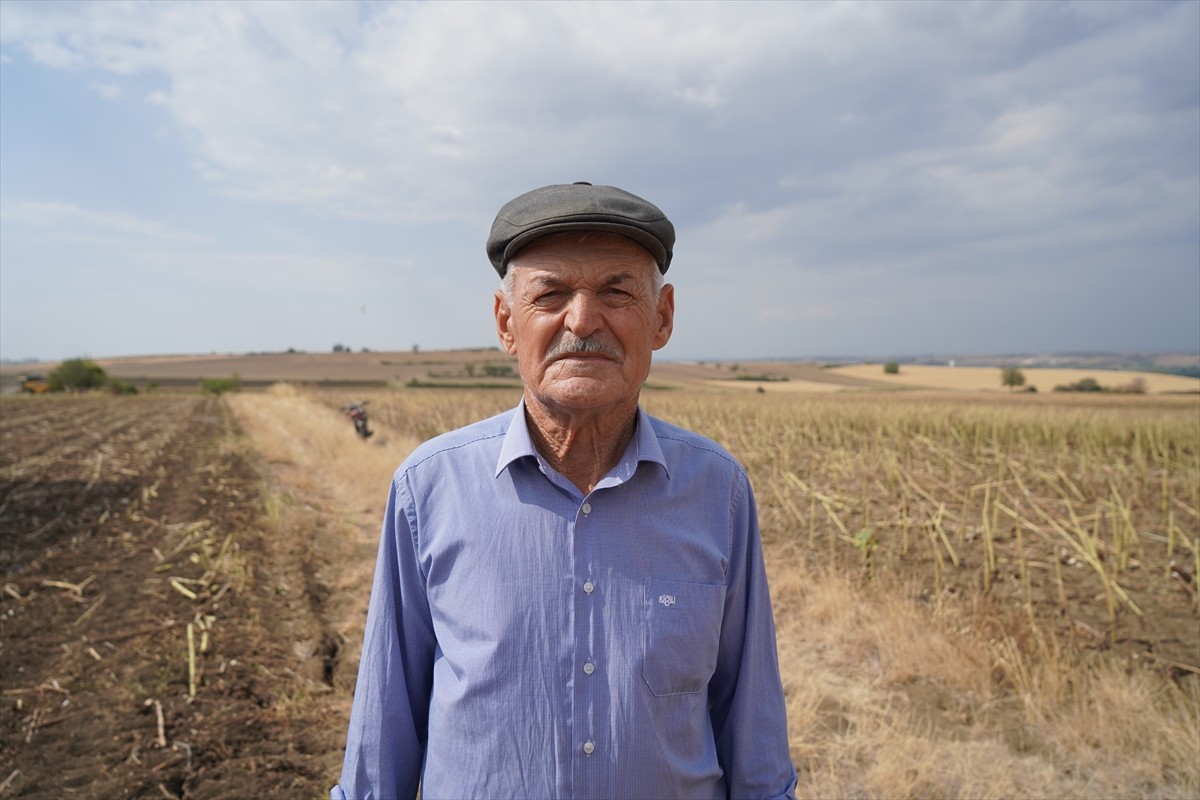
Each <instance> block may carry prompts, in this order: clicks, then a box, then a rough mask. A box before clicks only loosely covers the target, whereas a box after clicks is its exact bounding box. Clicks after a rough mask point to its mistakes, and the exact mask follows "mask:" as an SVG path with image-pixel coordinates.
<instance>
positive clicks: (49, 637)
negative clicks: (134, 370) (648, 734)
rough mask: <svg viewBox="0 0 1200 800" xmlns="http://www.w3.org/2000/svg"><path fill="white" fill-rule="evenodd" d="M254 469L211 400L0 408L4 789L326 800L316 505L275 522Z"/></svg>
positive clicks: (18, 402) (334, 741) (334, 758)
mask: <svg viewBox="0 0 1200 800" xmlns="http://www.w3.org/2000/svg"><path fill="white" fill-rule="evenodd" d="M255 459H256V456H255V455H254V453H253V451H251V450H250V449H249V447H248V445H246V443H245V441H244V439H243V438H241V437H240V436H239V433H238V431H237V430H236V426H235V423H234V422H233V420H232V418H231V416H230V414H229V412H228V409H227V407H226V406H225V404H224V403H223V402H222V401H221V400H219V399H217V398H211V397H210V398H201V397H197V396H142V397H126V398H115V397H114V398H110V397H78V396H76V397H54V398H50V397H47V398H31V399H27V400H26V399H7V398H6V399H5V400H4V401H3V404H2V405H0V531H2V533H3V539H2V542H0V572H2V573H3V592H2V593H0V642H2V644H0V689H2V698H3V702H2V704H0V796H20V797H29V798H60V797H103V798H117V797H178V798H184V797H187V798H218V797H220V798H230V797H246V798H250V797H253V798H268V797H289V798H295V797H300V798H304V797H308V798H312V797H318V796H322V795H326V796H327V793H328V791H329V787H330V786H331V785H332V784H333V782H334V781H335V780H336V776H337V770H338V767H339V765H340V757H341V752H340V751H341V747H342V737H343V735H344V731H345V718H346V713H347V708H348V697H349V691H350V690H349V684H350V683H352V681H353V675H349V676H342V675H341V674H340V673H341V671H340V670H339V659H338V656H339V650H340V649H341V648H340V642H339V641H338V638H337V636H336V635H334V634H332V633H331V631H332V630H333V628H332V627H331V626H330V625H329V624H328V622H327V621H326V620H324V619H323V618H322V616H321V613H322V612H321V610H322V607H323V599H324V597H323V594H324V589H323V587H322V586H321V585H320V584H319V583H318V582H317V581H316V579H315V577H314V574H315V570H314V568H313V561H314V559H316V558H320V557H321V556H320V553H319V539H320V533H321V531H320V525H321V524H322V523H321V521H320V513H319V510H318V513H314V514H313V515H311V520H312V521H310V522H309V523H308V524H307V529H304V530H287V529H283V530H281V529H280V522H279V519H278V518H275V519H270V518H269V517H268V515H266V514H265V512H264V508H263V502H262V500H261V499H260V497H261V496H262V494H263V490H262V486H263V478H262V474H261V470H260V465H258V464H257V463H256V461H255ZM189 653H190V656H189ZM335 687H337V688H335Z"/></svg>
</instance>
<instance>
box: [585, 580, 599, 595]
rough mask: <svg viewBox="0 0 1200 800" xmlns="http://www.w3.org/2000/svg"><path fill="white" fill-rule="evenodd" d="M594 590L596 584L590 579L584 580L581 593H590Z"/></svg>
mask: <svg viewBox="0 0 1200 800" xmlns="http://www.w3.org/2000/svg"><path fill="white" fill-rule="evenodd" d="M594 591H596V584H594V583H592V582H591V581H584V584H583V593H584V594H591V593H592V592H594Z"/></svg>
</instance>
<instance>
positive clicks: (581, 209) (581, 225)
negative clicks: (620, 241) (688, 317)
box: [487, 181, 675, 278]
mask: <svg viewBox="0 0 1200 800" xmlns="http://www.w3.org/2000/svg"><path fill="white" fill-rule="evenodd" d="M564 231H601V232H604V233H615V234H618V235H620V236H624V237H626V238H628V239H632V240H633V241H635V242H637V243H638V244H640V245H641V246H642V247H644V248H646V249H647V250H649V251H650V255H652V256H654V260H655V261H657V262H658V270H659V272H662V273H663V274H666V271H667V267H669V266H671V250H672V248H674V246H675V226H674V225H672V224H671V220H669V219H667V215H666V214H664V213H663V212H662V211H660V210H659V208H658V207H657V206H656V205H654V204H653V203H650V202H648V201H646V200H643V199H642V198H640V197H638V196H637V195H635V194H630V193H629V192H627V191H625V190H624V189H618V188H617V187H615V186H593V185H592V184H590V183H584V182H582V181H581V182H579V183H567V184H556V185H553V186H543V187H542V188H540V189H534V190H533V191H532V192H526V193H525V194H523V195H521V196H520V197H517V198H514V199H512V200H509V201H508V202H507V203H505V204H504V206H503V208H501V209H500V213H498V214H496V220H495V221H494V222H493V223H492V232H491V233H490V234H489V235H488V240H487V254H488V258H489V259H491V262H492V266H494V267H495V268H496V272H498V273H500V277H501V278H503V277H504V273H505V271H507V269H508V262H509V261H510V260H511V259H512V257H513V256H515V255H516V254H517V251H518V250H520V249H521V248H522V247H525V246H526V245H528V244H530V243H531V242H533V241H534V240H536V239H540V238H542V237H543V236H549V235H550V234H553V233H562V232H564Z"/></svg>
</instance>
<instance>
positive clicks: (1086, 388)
mask: <svg viewBox="0 0 1200 800" xmlns="http://www.w3.org/2000/svg"><path fill="white" fill-rule="evenodd" d="M1054 391H1056V392H1103V391H1105V389H1104V387H1103V386H1101V385H1100V382H1099V381H1097V380H1096V379H1095V378H1082V379H1081V380H1077V381H1075V382H1074V383H1068V384H1066V385H1065V386H1055V387H1054Z"/></svg>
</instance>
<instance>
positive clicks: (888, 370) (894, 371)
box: [883, 361, 900, 375]
mask: <svg viewBox="0 0 1200 800" xmlns="http://www.w3.org/2000/svg"><path fill="white" fill-rule="evenodd" d="M883 374H884V375H899V374H900V364H899V363H897V362H895V361H889V362H887V363H886V364H884V365H883Z"/></svg>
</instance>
